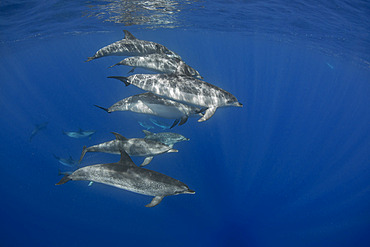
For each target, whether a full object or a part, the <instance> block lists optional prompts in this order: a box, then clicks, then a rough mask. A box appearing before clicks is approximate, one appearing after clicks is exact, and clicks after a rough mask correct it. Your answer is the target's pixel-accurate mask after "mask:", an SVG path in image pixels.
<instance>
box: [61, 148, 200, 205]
mask: <svg viewBox="0 0 370 247" xmlns="http://www.w3.org/2000/svg"><path fill="white" fill-rule="evenodd" d="M71 180H86V181H91V182H96V183H103V184H107V185H110V186H114V187H117V188H120V189H124V190H128V191H132V192H135V193H139V194H143V195H148V196H154V198H153V199H152V201H151V203H149V204H148V205H146V207H154V206H156V205H158V204H159V203H160V202H161V201H162V200H163V198H164V197H165V196H170V195H178V194H194V193H195V191H193V190H190V189H189V187H188V186H187V185H186V184H184V183H182V182H180V181H179V180H177V179H174V178H171V177H169V176H166V175H164V174H161V173H159V172H155V171H151V170H147V169H145V168H140V167H137V166H136V165H135V164H134V162H133V161H132V160H131V158H130V157H129V156H128V154H127V153H126V152H125V151H121V160H120V161H119V162H117V163H110V164H97V165H91V166H85V167H83V168H80V169H78V170H76V171H75V172H73V173H72V174H71V175H68V174H67V175H65V176H64V177H63V178H62V179H61V180H60V181H59V182H58V183H57V184H56V185H61V184H65V183H66V182H68V181H71Z"/></svg>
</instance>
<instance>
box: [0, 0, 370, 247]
mask: <svg viewBox="0 0 370 247" xmlns="http://www.w3.org/2000/svg"><path fill="white" fill-rule="evenodd" d="M369 20H370V2H369V1H365V0H352V1H349V0H342V1H339V0H330V1H328V0H312V1H309V0H301V1H298V0H292V1H284V0H267V1H262V0H260V1H258V0H244V1H242V0H233V1H231V0H213V1H211V0H205V1H195V0H194V1H192V0H182V1H175V0H155V1H140V0H132V1H109V0H106V1H72V0H68V1H65V0H52V1H40V0H28V1H24V0H11V1H8V0H5V1H1V2H0V54H1V59H0V110H1V118H0V160H1V162H0V163H1V171H0V181H1V182H0V196H1V206H0V209H1V210H0V219H1V220H0V246H1V247H21V246H37V247H66V246H70V247H74V246H76V247H77V246H78V247H85V246H86V247H93V246H125V247H126V246H165V247H167V246H171V247H188V246H189V247H203V246H205V247H208V246H209V247H229V246H243V247H244V246H248V247H270V246H271V247H272V246H273V247H277V246H282V247H293V246H294V247H298V246H315V247H320V246H323V247H324V246H325V247H329V246H336V247H339V246H340V247H341V246H348V247H367V246H370V234H369V232H370V21H369ZM123 30H128V31H130V32H131V33H132V34H133V35H134V36H135V37H136V38H138V39H141V40H148V41H153V42H156V43H159V44H162V45H164V46H166V47H167V48H169V49H170V50H172V51H175V52H176V53H177V54H179V55H181V57H182V59H183V60H184V61H186V63H187V64H189V65H190V66H192V67H193V68H195V69H196V70H198V71H199V72H200V74H201V75H202V76H203V77H204V81H206V82H209V83H211V84H214V85H216V86H218V87H221V88H223V89H225V90H227V91H228V92H230V93H232V94H233V95H235V96H236V97H237V99H238V100H239V102H241V103H243V108H238V107H224V108H220V109H218V110H217V111H216V113H215V115H213V117H211V118H210V119H209V120H207V121H205V122H202V123H198V122H197V119H198V117H193V118H189V120H188V122H187V123H186V124H184V125H182V126H176V127H174V128H172V129H170V130H169V129H165V130H162V129H161V128H159V127H158V126H156V125H155V124H153V123H152V122H151V121H150V117H149V116H145V115H143V114H138V113H132V112H114V113H111V114H108V113H106V112H104V111H102V110H101V109H98V108H96V107H95V106H94V105H100V106H104V107H109V106H111V105H112V104H114V103H115V102H117V101H119V100H121V99H123V98H126V97H129V96H131V95H134V94H139V93H143V92H144V91H143V90H141V89H139V88H137V87H135V86H133V85H131V86H128V87H126V86H125V85H124V84H123V83H122V82H120V81H117V80H112V79H108V78H107V77H108V76H128V75H130V74H128V72H129V71H130V69H131V68H130V67H128V66H115V67H113V68H108V67H109V66H111V65H113V64H115V63H118V62H119V61H121V60H122V59H123V58H124V57H119V56H109V57H104V58H100V59H96V60H93V61H90V62H85V60H86V59H87V57H90V56H92V55H94V54H95V52H96V51H97V50H99V49H100V48H102V47H104V46H106V45H108V44H111V43H113V42H115V41H118V40H120V39H123V37H124V33H123ZM134 73H154V72H151V71H148V70H145V69H139V68H137V69H136V70H135V72H134ZM156 119H157V120H159V121H161V122H162V124H165V125H171V124H172V122H173V120H172V121H171V120H168V119H160V118H156ZM140 122H141V123H145V124H148V125H150V127H152V128H151V129H150V131H152V132H163V131H171V132H175V133H179V134H182V135H184V136H185V137H187V138H190V141H185V142H180V143H177V144H175V146H174V148H176V149H178V150H179V152H178V153H166V154H162V155H158V156H156V157H155V158H154V159H153V161H152V162H151V163H150V164H149V165H148V166H146V167H145V168H147V169H150V170H154V171H157V172H160V173H163V174H166V175H168V176H171V177H173V178H176V179H179V180H180V181H182V182H184V183H186V184H187V185H188V186H189V188H190V189H192V190H194V191H196V193H195V194H194V195H190V194H181V195H176V196H168V197H165V198H164V199H163V201H162V202H161V203H160V204H159V205H158V206H156V207H153V208H146V207H145V205H146V204H148V203H149V202H150V201H151V199H152V197H151V196H146V195H141V194H136V193H133V192H129V191H126V190H122V189H118V188H115V187H111V186H108V185H104V184H99V183H94V184H92V185H91V186H88V184H89V182H88V181H70V182H68V183H66V184H64V185H59V186H55V184H56V183H57V182H58V181H59V180H60V179H61V178H62V176H60V175H58V172H71V171H74V170H75V169H77V168H79V167H84V166H88V165H93V164H98V163H111V162H117V161H118V160H119V156H118V155H114V154H105V153H87V154H86V156H85V157H84V159H83V160H82V163H81V165H76V166H72V167H67V166H66V165H63V164H61V163H60V162H58V160H57V159H56V158H55V157H54V155H55V156H58V157H62V158H66V159H68V158H69V156H71V157H72V158H73V160H77V161H78V159H79V157H80V155H81V151H82V148H83V146H85V145H86V146H91V145H95V144H99V143H102V142H106V141H109V140H112V139H114V136H113V135H112V134H111V132H118V133H120V134H121V135H123V136H125V137H127V138H134V137H137V138H143V137H144V136H145V135H144V133H143V132H142V130H143V129H144V128H143V127H142V126H141V125H140ZM40 124H44V125H45V126H46V128H43V129H41V130H40V131H39V132H38V133H36V134H35V135H34V136H33V137H32V139H31V140H30V137H31V133H32V131H33V130H34V128H35V125H40ZM79 129H83V130H95V131H96V133H95V134H93V135H92V136H91V137H90V138H89V137H87V138H80V139H76V138H71V137H68V136H67V135H64V134H63V132H64V131H78V130H79ZM132 159H133V161H134V162H135V163H136V164H138V165H139V164H140V163H141V162H142V161H143V158H142V157H132Z"/></svg>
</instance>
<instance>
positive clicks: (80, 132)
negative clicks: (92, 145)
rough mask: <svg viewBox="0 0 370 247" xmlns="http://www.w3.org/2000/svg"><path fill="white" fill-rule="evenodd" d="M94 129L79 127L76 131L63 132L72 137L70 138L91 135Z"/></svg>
mask: <svg viewBox="0 0 370 247" xmlns="http://www.w3.org/2000/svg"><path fill="white" fill-rule="evenodd" d="M95 132H96V130H82V129H79V130H78V131H63V134H65V135H67V136H69V137H72V138H85V137H91V136H92V135H93V134H94V133H95Z"/></svg>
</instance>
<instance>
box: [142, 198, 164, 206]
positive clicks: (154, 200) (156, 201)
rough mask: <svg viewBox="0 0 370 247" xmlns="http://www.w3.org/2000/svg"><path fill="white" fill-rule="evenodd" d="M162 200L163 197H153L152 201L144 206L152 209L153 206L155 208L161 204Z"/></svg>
mask: <svg viewBox="0 0 370 247" xmlns="http://www.w3.org/2000/svg"><path fill="white" fill-rule="evenodd" d="M163 198H164V196H155V197H154V198H153V200H152V201H151V202H150V203H149V204H148V205H145V207H147V208H152V207H154V206H157V205H158V204H159V203H161V201H162V200H163Z"/></svg>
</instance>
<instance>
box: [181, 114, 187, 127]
mask: <svg viewBox="0 0 370 247" xmlns="http://www.w3.org/2000/svg"><path fill="white" fill-rule="evenodd" d="M186 121H188V116H183V117H182V118H181V121H180V123H179V126H181V125H183V124H184V123H186Z"/></svg>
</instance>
